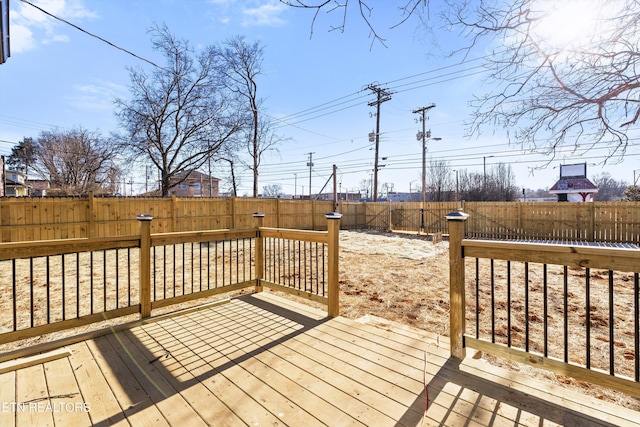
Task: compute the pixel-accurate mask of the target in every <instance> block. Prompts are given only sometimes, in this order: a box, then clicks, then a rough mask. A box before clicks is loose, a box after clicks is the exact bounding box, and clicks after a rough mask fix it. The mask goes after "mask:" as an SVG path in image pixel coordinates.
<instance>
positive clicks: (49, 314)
mask: <svg viewBox="0 0 640 427" xmlns="http://www.w3.org/2000/svg"><path fill="white" fill-rule="evenodd" d="M50 268H51V264H50V260H49V256H47V257H46V262H45V269H46V271H47V272H46V278H47V279H46V280H47V324H49V323H51V274H50ZM62 303H63V304H64V300H63V302H62Z"/></svg>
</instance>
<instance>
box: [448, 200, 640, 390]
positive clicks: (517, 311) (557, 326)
mask: <svg viewBox="0 0 640 427" xmlns="http://www.w3.org/2000/svg"><path fill="white" fill-rule="evenodd" d="M466 217H467V215H466V214H462V213H461V212H454V213H452V214H450V215H448V216H447V219H448V220H449V233H450V243H449V245H450V286H451V331H450V333H451V355H452V356H454V357H457V358H464V357H465V348H466V347H471V348H473V349H476V350H480V351H483V352H487V353H492V354H494V355H497V356H501V357H505V358H508V359H511V360H514V361H517V362H521V363H525V364H529V365H532V366H535V367H539V368H544V369H548V370H551V371H554V372H556V373H559V374H562V375H567V376H570V377H573V378H577V379H581V380H584V381H588V382H591V383H594V384H598V385H602V386H605V387H609V388H612V389H616V390H619V391H622V392H624V393H627V394H630V395H635V396H640V284H639V280H638V276H639V273H640V250H638V249H635V248H631V249H629V248H621V247H611V246H612V245H608V246H609V247H598V246H597V245H594V244H590V245H586V244H585V245H578V244H559V243H530V242H527V243H523V242H513V241H497V240H476V239H465V238H464V226H465V220H466ZM470 271H471V272H472V274H467V273H468V272H470Z"/></svg>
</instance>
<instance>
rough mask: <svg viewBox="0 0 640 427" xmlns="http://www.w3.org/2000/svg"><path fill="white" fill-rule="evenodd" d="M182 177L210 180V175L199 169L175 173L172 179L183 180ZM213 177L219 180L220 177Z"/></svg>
mask: <svg viewBox="0 0 640 427" xmlns="http://www.w3.org/2000/svg"><path fill="white" fill-rule="evenodd" d="M185 177H186V178H185ZM182 179H188V180H195V181H200V180H202V181H205V180H209V175H207V174H204V173H202V172H198V171H183V172H180V173H177V174H175V175H174V176H173V178H172V180H175V181H178V180H182ZM211 179H213V180H216V181H219V179H218V178H216V177H214V176H212V177H211Z"/></svg>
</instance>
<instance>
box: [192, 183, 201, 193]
mask: <svg viewBox="0 0 640 427" xmlns="http://www.w3.org/2000/svg"><path fill="white" fill-rule="evenodd" d="M193 188H194V189H195V190H198V191H200V183H199V182H196V183H195V184H193Z"/></svg>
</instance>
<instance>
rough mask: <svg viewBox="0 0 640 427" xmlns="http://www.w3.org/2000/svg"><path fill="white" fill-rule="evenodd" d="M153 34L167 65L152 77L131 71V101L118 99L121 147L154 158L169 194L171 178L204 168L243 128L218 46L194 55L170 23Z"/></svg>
mask: <svg viewBox="0 0 640 427" xmlns="http://www.w3.org/2000/svg"><path fill="white" fill-rule="evenodd" d="M150 33H151V35H152V44H153V47H154V49H155V50H158V51H160V52H161V53H162V54H163V55H164V57H165V59H166V62H167V65H166V67H165V68H160V69H157V70H155V71H154V72H153V73H152V74H151V75H147V74H146V73H145V72H144V71H142V70H141V69H131V70H130V78H131V94H132V97H131V99H130V100H124V99H118V100H116V107H117V113H116V114H117V116H118V118H119V119H120V123H121V126H122V127H123V128H124V129H125V130H126V136H125V137H124V138H123V140H122V144H121V147H123V149H125V150H126V151H127V152H128V153H130V154H131V155H132V156H133V157H140V156H142V157H146V158H148V159H149V160H151V162H152V163H153V164H154V165H155V167H156V168H157V169H158V170H159V171H160V180H161V191H162V195H163V196H166V195H168V194H169V189H170V182H171V178H173V177H175V176H177V175H178V174H179V173H181V172H185V171H192V170H196V169H198V168H200V167H201V166H202V165H203V164H204V163H205V162H206V161H207V160H208V159H209V158H210V157H211V156H213V155H214V154H215V153H217V152H218V151H219V150H220V149H221V148H222V147H223V146H224V145H225V143H226V142H227V141H228V140H229V139H230V138H231V137H232V136H233V135H234V134H235V133H236V132H238V131H239V130H240V128H241V117H240V115H239V113H238V110H237V109H236V108H235V107H236V106H235V105H234V104H233V103H232V102H230V100H229V99H228V98H227V97H226V96H225V92H224V90H223V88H224V84H223V82H222V81H221V80H220V77H221V76H220V75H219V73H218V67H217V65H218V64H217V63H216V61H217V60H218V51H217V49H216V48H215V47H213V46H210V47H207V48H205V49H203V51H202V53H200V54H198V55H196V54H195V53H194V52H193V50H192V48H191V46H190V44H189V42H187V41H184V40H178V39H176V37H175V36H174V35H173V34H171V33H170V31H169V29H168V28H167V26H166V25H163V26H158V25H156V26H154V27H153V28H152V29H151V30H150ZM178 176H180V175H178ZM181 176H184V177H187V176H188V174H183V175H181ZM175 184H179V182H177V181H176V182H174V185H175Z"/></svg>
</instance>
